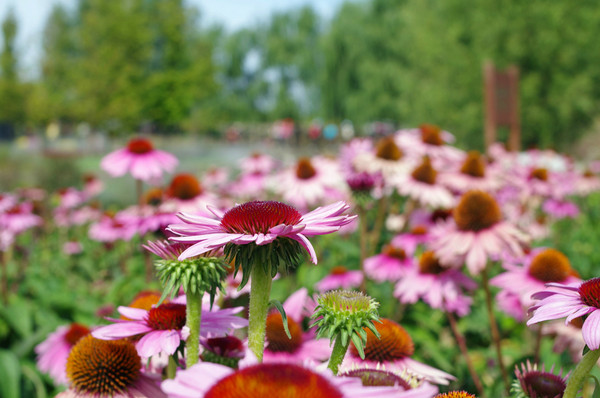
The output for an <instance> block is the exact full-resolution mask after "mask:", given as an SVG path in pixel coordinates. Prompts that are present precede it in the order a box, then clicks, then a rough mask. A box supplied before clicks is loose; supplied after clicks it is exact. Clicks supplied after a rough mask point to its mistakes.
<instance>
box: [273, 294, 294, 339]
mask: <svg viewBox="0 0 600 398" xmlns="http://www.w3.org/2000/svg"><path fill="white" fill-rule="evenodd" d="M271 306H273V307H275V308H277V310H278V311H279V313H280V314H281V320H282V322H283V329H284V330H285V334H286V335H287V337H288V339H290V340H291V339H292V335H291V334H290V329H289V327H288V320H287V315H286V314H285V309H284V308H283V305H281V303H280V302H279V301H277V300H271V301H270V302H269V307H271Z"/></svg>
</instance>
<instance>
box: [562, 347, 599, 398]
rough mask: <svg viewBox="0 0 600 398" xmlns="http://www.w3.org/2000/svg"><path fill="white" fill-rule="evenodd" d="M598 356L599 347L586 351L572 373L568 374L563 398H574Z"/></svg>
mask: <svg viewBox="0 0 600 398" xmlns="http://www.w3.org/2000/svg"><path fill="white" fill-rule="evenodd" d="M599 358H600V349H597V350H593V351H588V353H587V354H585V355H584V356H583V358H581V362H579V364H578V365H577V367H576V368H575V370H574V371H573V373H571V376H569V380H568V381H567V388H566V389H565V393H564V394H563V398H575V397H576V396H577V392H578V391H579V390H581V388H582V387H583V383H584V382H585V379H586V378H587V376H588V374H589V373H590V371H591V370H592V368H593V367H594V366H595V365H596V363H597V362H598V359H599Z"/></svg>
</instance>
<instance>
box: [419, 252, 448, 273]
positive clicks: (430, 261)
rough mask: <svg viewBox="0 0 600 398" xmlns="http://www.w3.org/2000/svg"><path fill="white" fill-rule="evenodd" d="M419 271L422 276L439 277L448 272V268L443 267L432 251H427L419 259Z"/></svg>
mask: <svg viewBox="0 0 600 398" xmlns="http://www.w3.org/2000/svg"><path fill="white" fill-rule="evenodd" d="M419 271H420V272H421V273H422V274H432V275H439V274H441V273H442V272H444V271H446V268H444V267H442V265H441V264H440V261H439V260H438V258H437V257H436V255H435V254H434V253H433V252H432V251H426V252H424V253H423V254H421V258H420V259H419Z"/></svg>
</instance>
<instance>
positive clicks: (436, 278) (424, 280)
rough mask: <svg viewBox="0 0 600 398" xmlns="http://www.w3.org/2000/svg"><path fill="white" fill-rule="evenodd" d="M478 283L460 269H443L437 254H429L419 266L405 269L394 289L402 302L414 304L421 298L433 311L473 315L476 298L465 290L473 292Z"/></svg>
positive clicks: (428, 252) (424, 256) (425, 253)
mask: <svg viewBox="0 0 600 398" xmlns="http://www.w3.org/2000/svg"><path fill="white" fill-rule="evenodd" d="M476 287H477V284H476V283H475V281H473V280H472V279H470V278H469V277H467V276H466V275H464V274H463V273H462V272H460V271H459V270H457V269H454V268H448V267H443V266H442V265H441V264H440V263H439V261H438V259H437V258H436V257H435V254H434V253H433V252H431V251H426V252H424V253H423V254H422V255H421V258H420V259H419V264H418V266H412V267H408V268H406V269H405V270H404V273H403V275H402V276H401V277H400V280H399V281H398V283H396V287H395V289H394V296H395V297H397V298H398V300H399V301H400V302H401V303H408V304H414V303H416V302H417V300H418V299H422V300H423V301H425V302H426V303H427V304H429V306H430V307H431V308H436V309H440V310H443V311H450V312H455V313H456V314H457V315H459V316H465V315H467V314H468V313H469V311H470V309H471V308H470V307H471V302H472V299H471V298H470V297H468V296H465V295H464V293H463V290H473V289H475V288H476Z"/></svg>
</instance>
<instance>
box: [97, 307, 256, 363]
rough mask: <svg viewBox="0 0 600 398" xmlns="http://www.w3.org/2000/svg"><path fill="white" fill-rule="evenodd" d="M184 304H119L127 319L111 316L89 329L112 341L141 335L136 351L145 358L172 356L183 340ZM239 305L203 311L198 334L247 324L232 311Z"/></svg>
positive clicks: (220, 332) (209, 334)
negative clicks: (107, 321)
mask: <svg viewBox="0 0 600 398" xmlns="http://www.w3.org/2000/svg"><path fill="white" fill-rule="evenodd" d="M185 307H186V306H185V304H179V303H174V302H171V303H166V304H161V305H159V306H158V307H153V308H151V309H150V310H144V309H139V308H132V307H122V306H121V307H119V308H118V311H119V313H120V314H121V315H122V316H125V317H126V318H128V319H129V320H123V319H111V320H112V321H113V322H115V323H113V324H111V325H107V326H103V327H100V328H98V329H96V330H94V331H93V332H92V334H93V336H94V337H96V338H98V339H103V340H116V339H122V338H126V337H131V336H137V335H143V336H142V337H141V339H140V340H139V341H138V342H137V343H136V349H137V351H138V354H139V355H140V356H141V357H142V358H149V357H151V356H154V355H157V354H159V353H165V354H166V355H172V354H173V353H174V352H175V350H176V349H177V347H179V344H180V343H181V341H184V340H186V339H187V335H188V334H189V330H188V329H187V328H185V321H186V312H185V310H186V308H185ZM240 310H241V308H232V309H227V310H219V311H206V312H205V311H203V312H202V320H201V333H202V335H203V336H205V337H206V336H212V335H218V334H226V333H227V332H228V331H229V330H230V329H232V328H239V327H244V326H246V325H247V322H246V320H245V319H242V318H239V317H237V316H235V315H234V314H235V313H236V312H239V311H240Z"/></svg>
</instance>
